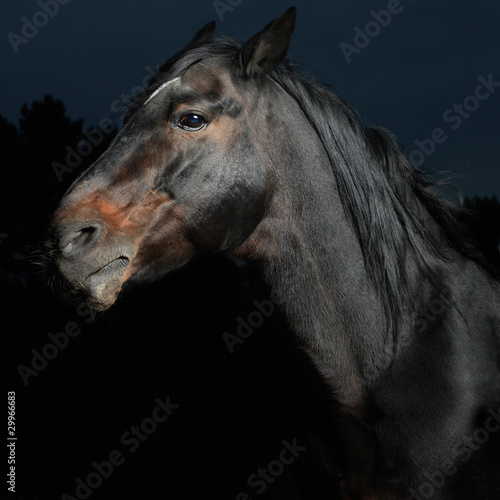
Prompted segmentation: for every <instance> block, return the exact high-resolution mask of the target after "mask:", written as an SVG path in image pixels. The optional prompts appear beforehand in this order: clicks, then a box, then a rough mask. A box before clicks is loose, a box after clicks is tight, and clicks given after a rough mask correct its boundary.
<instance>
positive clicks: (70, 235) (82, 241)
mask: <svg viewBox="0 0 500 500" xmlns="http://www.w3.org/2000/svg"><path fill="white" fill-rule="evenodd" d="M103 234H104V226H103V225H102V224H101V223H100V222H97V221H92V222H82V223H77V224H71V225H69V226H67V227H65V228H64V229H63V231H62V233H61V236H60V238H59V249H60V251H61V253H62V254H63V255H64V256H65V257H68V258H70V257H76V256H81V255H82V254H85V253H87V252H89V251H90V250H91V249H92V248H94V246H95V245H96V244H97V243H98V242H99V241H100V240H101V238H102V235H103Z"/></svg>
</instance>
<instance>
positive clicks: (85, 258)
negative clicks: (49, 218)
mask: <svg viewBox="0 0 500 500" xmlns="http://www.w3.org/2000/svg"><path fill="white" fill-rule="evenodd" d="M51 232H52V235H53V236H52V238H53V240H54V241H53V243H54V244H53V247H55V252H54V254H55V255H54V261H55V265H56V267H57V271H58V272H59V273H60V275H61V276H62V277H63V279H64V281H65V282H66V285H67V288H68V289H69V290H70V291H74V292H78V293H80V294H83V295H84V296H85V298H86V303H87V305H88V306H89V307H92V308H93V309H96V310H98V311H103V310H105V309H107V308H109V307H110V306H111V305H112V304H113V303H114V302H115V301H116V299H117V297H118V294H119V293H120V290H121V287H122V285H123V283H124V282H125V281H126V280H127V278H128V274H129V273H130V262H131V259H132V254H133V245H132V243H131V242H129V241H128V240H127V238H126V237H125V236H120V235H111V234H110V233H109V231H108V230H107V227H106V225H105V224H104V223H103V222H100V221H97V220H93V221H70V222H68V221H61V222H59V223H57V224H54V225H53V227H52V231H51Z"/></svg>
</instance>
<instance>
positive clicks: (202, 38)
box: [182, 21, 215, 52]
mask: <svg viewBox="0 0 500 500" xmlns="http://www.w3.org/2000/svg"><path fill="white" fill-rule="evenodd" d="M214 32H215V21H212V22H211V23H208V24H205V26H203V28H201V30H200V31H198V33H196V35H194V37H193V38H192V40H191V41H190V42H189V43H188V44H187V45H186V46H185V47H184V48H183V49H182V52H186V51H188V50H191V49H194V48H195V47H198V46H199V45H203V44H204V43H205V42H210V41H212V40H213V38H214Z"/></svg>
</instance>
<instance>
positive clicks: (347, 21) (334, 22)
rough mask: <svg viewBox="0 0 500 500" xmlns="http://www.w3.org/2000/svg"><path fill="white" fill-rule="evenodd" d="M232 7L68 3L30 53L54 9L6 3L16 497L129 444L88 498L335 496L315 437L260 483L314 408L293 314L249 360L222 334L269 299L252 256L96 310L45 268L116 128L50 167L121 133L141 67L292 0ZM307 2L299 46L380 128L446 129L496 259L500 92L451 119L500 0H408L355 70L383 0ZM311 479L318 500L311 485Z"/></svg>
mask: <svg viewBox="0 0 500 500" xmlns="http://www.w3.org/2000/svg"><path fill="white" fill-rule="evenodd" d="M222 3H225V5H226V6H230V4H229V3H228V2H221V3H219V4H217V5H218V7H217V8H218V9H223V8H224V7H223V6H222ZM236 4H237V1H235V0H233V5H234V7H231V8H232V9H233V10H226V11H225V12H223V13H221V10H219V11H218V10H217V8H216V6H214V3H213V2H190V3H181V2H178V3H177V2H176V3H173V2H172V3H170V2H168V3H167V2H153V1H141V2H138V1H120V2H118V1H107V2H97V1H87V2H85V3H84V2H79V1H78V0H72V1H69V2H68V3H67V4H66V5H60V6H59V12H58V13H57V14H56V15H55V16H54V17H53V18H50V20H48V22H47V24H46V25H45V26H44V27H41V28H39V32H38V33H37V34H36V35H35V36H34V37H33V38H31V39H30V40H29V42H28V43H27V44H23V45H20V46H19V51H18V53H15V51H14V50H13V47H12V44H11V42H10V41H9V39H8V38H7V35H8V34H9V33H11V32H12V33H17V34H21V29H22V26H23V22H24V21H23V20H22V17H23V16H26V17H27V18H28V19H29V20H32V19H33V16H34V14H35V13H37V12H39V11H41V10H42V9H41V6H40V4H38V3H37V2H13V1H9V2H3V3H2V6H1V7H0V13H1V15H0V33H2V34H3V36H4V38H3V42H2V44H1V46H0V56H1V61H2V69H3V72H2V92H1V93H0V115H1V118H0V158H1V163H0V166H1V168H2V178H1V181H0V183H1V189H2V191H1V197H0V202H1V203H2V206H1V210H0V213H1V216H0V285H1V287H2V296H3V298H2V303H1V308H2V312H3V314H2V320H3V322H2V324H3V328H2V331H3V334H4V338H5V340H6V342H5V344H4V346H5V347H4V353H5V361H4V366H5V368H6V374H7V377H6V382H7V384H6V388H5V390H6V391H7V390H8V391H16V400H17V413H16V418H17V427H16V431H17V436H18V441H17V449H16V452H17V455H16V457H17V463H16V472H17V488H16V489H17V491H18V493H19V494H18V497H19V498H24V499H29V500H31V499H35V498H36V499H40V500H44V499H53V498H61V495H62V494H63V493H67V494H70V495H72V496H74V497H75V498H77V497H76V496H75V488H76V484H77V483H76V480H77V478H80V479H82V480H84V481H85V479H86V478H87V476H88V475H89V473H91V472H94V469H93V467H92V465H91V464H92V462H94V461H96V462H99V463H101V462H102V461H104V460H108V459H109V455H110V453H111V452H113V451H115V450H118V451H120V452H122V453H123V455H124V457H125V463H124V464H123V465H121V466H119V467H116V468H115V470H114V471H113V473H112V474H111V475H110V477H109V478H107V479H104V480H103V483H102V485H101V486H100V487H99V488H96V489H94V490H92V495H91V496H90V497H89V498H92V499H106V500H109V499H115V498H117V499H124V498H125V499H128V498H130V499H156V498H162V499H163V498H172V499H181V498H182V499H184V498H185V499H198V498H200V499H201V498H203V499H226V498H227V499H236V498H237V496H238V493H239V492H242V491H246V492H247V493H248V494H249V496H250V498H273V499H281V498H286V499H287V500H288V499H290V500H293V499H298V498H304V499H306V500H309V498H317V499H320V498H321V493H320V492H321V488H322V486H321V485H322V484H323V483H322V478H321V477H320V476H319V475H318V473H317V472H315V471H317V468H316V467H314V461H313V454H312V450H311V448H309V447H308V448H307V449H306V450H305V451H304V452H302V453H301V454H300V456H299V457H298V459H297V460H296V461H295V462H294V463H293V464H291V465H289V466H287V467H286V468H285V469H284V472H283V473H282V474H281V475H279V476H278V477H277V478H276V480H275V481H274V482H273V484H272V485H269V487H268V488H267V489H266V491H265V492H264V493H262V494H257V489H256V488H252V487H250V486H249V485H248V484H247V479H248V477H249V476H250V475H251V474H252V473H254V472H255V471H256V470H257V468H259V467H267V466H268V464H269V463H271V462H272V461H273V460H275V459H276V458H277V457H279V454H280V452H281V451H282V450H283V444H282V442H283V441H284V440H286V441H288V442H289V443H292V442H293V440H294V439H296V440H297V443H299V444H300V445H303V444H305V443H306V436H305V435H304V428H305V425H304V424H305V423H306V422H307V421H308V420H309V419H311V418H314V415H316V413H317V411H316V410H318V412H319V409H318V408H317V407H316V402H315V401H316V400H315V398H314V395H313V394H312V393H311V391H310V387H309V386H308V385H307V383H306V382H305V380H307V374H305V373H303V372H302V371H301V370H300V369H299V366H300V365H301V358H300V354H299V353H298V352H296V350H295V348H294V346H293V343H292V342H291V341H290V336H289V334H288V331H287V328H286V325H285V323H284V322H283V320H282V318H281V317H280V315H279V312H275V313H273V314H272V315H271V316H270V317H269V318H266V319H265V320H264V321H263V323H262V325H261V326H259V327H256V328H254V329H253V330H254V331H253V333H252V335H251V336H250V337H249V338H248V339H247V340H245V342H244V343H242V344H241V345H236V346H235V349H234V353H231V352H230V350H229V349H228V347H227V345H226V343H225V342H224V339H223V333H224V332H228V333H230V334H236V332H237V328H238V326H239V324H240V320H239V319H238V318H242V319H243V320H248V318H249V316H250V315H251V314H252V313H254V312H255V311H256V306H255V304H254V303H253V301H255V300H257V301H258V302H261V301H262V300H265V299H266V298H267V297H268V290H267V289H266V287H265V286H264V285H263V284H262V283H261V282H260V281H259V280H258V278H257V276H256V274H255V272H254V271H253V270H252V269H251V268H249V267H247V266H244V265H242V264H241V263H237V262H235V261H233V260H231V259H228V258H225V257H222V256H221V257H213V258H211V259H208V260H205V261H199V262H194V263H191V264H190V265H188V266H187V267H186V268H185V269H183V270H180V271H177V272H175V273H172V274H171V275H169V276H168V277H166V278H165V279H163V280H161V281H159V282H157V283H155V284H153V285H150V286H148V287H144V288H140V289H135V290H130V291H128V293H126V294H124V295H123V297H122V298H121V299H120V300H119V302H118V303H117V304H116V305H115V306H114V307H113V308H112V309H111V310H109V311H107V312H105V313H102V314H99V315H97V316H96V317H95V318H93V319H92V321H89V322H87V320H89V315H88V314H86V313H84V311H83V310H82V309H80V308H79V305H78V304H68V303H65V302H62V301H61V300H60V299H59V297H58V296H57V295H56V294H55V293H53V292H51V291H50V288H49V287H48V286H47V283H46V279H45V278H44V276H43V275H42V274H40V273H39V266H37V265H36V264H35V263H33V262H32V261H33V260H35V261H36V260H39V258H36V257H34V256H33V252H36V250H37V248H38V246H39V244H40V241H42V240H43V238H44V234H45V228H46V227H47V224H48V221H49V220H50V214H51V213H52V211H53V210H54V208H55V207H56V206H57V203H58V201H59V199H60V198H61V196H62V195H63V193H64V191H65V189H66V188H67V186H68V185H69V184H70V183H71V181H72V180H73V179H74V178H75V177H76V176H77V174H78V172H80V171H81V170H82V169H84V168H85V166H86V165H89V164H90V163H91V162H92V161H93V160H94V159H95V158H97V157H98V156H99V154H100V153H101V152H102V151H103V150H104V149H105V147H106V144H107V143H108V142H109V141H110V140H111V138H112V136H113V134H112V133H111V134H106V135H104V136H103V140H102V142H100V144H99V145H98V146H95V147H93V148H92V151H91V153H90V154H89V155H88V156H87V157H85V158H84V159H83V160H82V161H81V162H80V163H79V164H78V166H77V167H75V168H74V169H73V170H72V171H71V172H68V173H65V174H64V175H63V176H62V179H60V178H58V177H57V176H56V175H55V173H54V170H53V166H52V165H53V163H54V162H55V161H58V162H61V163H64V162H65V158H66V155H67V150H66V148H67V147H68V146H69V147H72V148H76V147H77V144H78V143H79V141H81V140H82V139H84V135H82V130H83V129H85V130H87V131H88V130H91V129H93V128H94V127H97V125H98V124H99V122H100V121H101V120H102V119H103V118H105V117H111V118H112V119H113V120H114V123H115V124H116V125H117V127H119V126H120V124H121V120H120V112H118V113H116V112H115V113H114V112H113V111H116V109H112V104H113V103H114V102H116V101H118V103H119V104H120V105H123V103H124V102H126V101H127V99H128V96H130V94H131V91H132V89H133V88H134V87H135V86H138V85H141V83H142V81H143V79H144V77H145V75H146V74H147V70H146V67H147V66H151V67H155V66H156V65H157V64H159V63H161V62H162V61H163V60H165V59H166V58H167V57H168V56H169V55H171V54H172V53H173V52H174V51H176V50H178V49H180V48H181V47H182V46H183V45H184V44H185V43H186V42H187V41H188V40H189V38H190V37H191V36H192V34H193V33H194V32H195V31H196V30H197V29H199V28H200V27H201V26H202V25H203V24H204V23H206V22H208V21H210V20H214V19H215V20H216V21H217V23H218V30H219V31H220V32H223V33H226V34H232V35H235V36H237V37H238V38H243V39H245V38H247V37H249V36H251V35H252V34H253V33H254V32H255V31H257V30H259V29H260V28H261V27H262V26H263V25H265V24H266V23H267V22H268V21H269V20H270V19H272V18H273V17H276V16H277V15H279V14H281V13H282V12H283V11H284V10H286V8H288V7H289V3H285V2H281V1H280V2H278V1H276V2H273V3H272V4H269V3H266V2H260V1H250V0H243V1H242V2H241V3H239V4H238V5H236ZM295 4H296V6H297V9H298V23H297V30H296V34H295V37H294V40H293V43H292V46H291V56H292V58H293V59H294V60H295V61H297V62H299V63H302V64H303V65H304V66H305V68H306V69H307V70H308V71H310V72H312V73H313V74H316V75H318V76H319V77H320V78H321V79H322V80H324V81H327V82H328V83H330V84H332V86H333V87H334V88H335V89H336V90H337V91H338V93H339V94H341V95H342V96H344V97H345V98H346V99H347V100H348V101H350V102H351V103H352V104H353V105H354V107H355V108H356V109H358V111H359V112H360V114H361V116H362V118H363V120H364V121H365V122H366V123H367V124H377V125H383V126H386V127H388V128H390V129H392V130H393V131H394V132H395V133H396V135H397V136H398V138H399V140H400V142H401V143H402V145H403V147H404V148H405V150H406V151H407V152H408V153H411V151H412V150H414V149H415V143H414V141H415V140H416V139H420V140H422V139H424V138H426V137H429V136H430V135H431V132H432V130H433V129H435V128H436V127H441V128H443V129H445V130H446V132H448V136H449V137H448V139H447V140H446V141H445V142H444V143H443V144H439V145H437V146H436V150H435V152H434V153H433V154H431V155H429V157H428V158H427V160H426V163H425V167H426V168H429V169H430V170H450V171H452V172H453V173H455V174H458V177H457V178H456V179H455V181H454V183H455V184H456V185H458V187H459V188H460V189H461V191H462V192H463V193H464V194H465V195H466V196H468V198H469V203H468V204H469V205H470V206H471V207H473V209H474V212H473V214H472V215H470V216H468V217H466V218H465V221H466V222H467V223H468V224H469V225H470V226H471V228H472V230H473V232H474V233H475V234H476V237H477V239H478V242H479V244H480V245H481V247H482V248H483V250H484V252H485V253H486V254H487V255H488V258H489V260H490V261H491V262H492V263H493V264H496V265H498V262H499V256H498V245H499V242H500V238H499V234H500V224H499V220H500V207H499V204H498V201H497V200H496V198H494V197H495V196H496V195H498V189H499V182H498V181H499V176H500V174H499V169H498V159H497V158H498V133H499V126H498V117H499V116H500V113H499V112H500V96H499V94H500V91H496V92H494V93H492V95H491V96H490V97H489V98H488V99H487V100H485V101H482V102H481V103H480V106H479V108H478V109H477V110H476V111H474V112H473V113H471V116H470V117H469V118H467V119H464V120H463V123H462V125H461V126H460V127H459V128H457V130H451V128H450V126H449V124H447V123H446V122H444V121H443V112H444V111H445V110H447V109H448V108H450V107H452V106H453V105H454V103H463V101H464V99H466V98H467V97H468V96H469V95H472V94H473V93H474V89H475V88H476V86H477V84H478V82H477V78H478V77H479V76H483V77H484V78H488V75H489V74H492V79H493V80H494V81H500V61H499V59H498V48H499V42H500V32H499V31H498V21H499V14H500V3H499V2H498V1H495V0H488V1H486V0H480V1H475V2H472V1H469V2H467V1H455V2H451V1H443V2H439V3H436V4H431V3H430V2H416V1H413V2H410V0H407V1H402V2H401V6H403V10H402V12H401V13H400V14H397V15H395V16H393V18H392V20H391V22H390V23H389V24H388V25H387V27H385V28H382V29H381V31H380V34H379V35H378V36H376V37H374V38H373V39H372V40H371V42H370V44H369V45H368V46H367V47H366V48H364V49H362V51H361V53H360V54H353V56H352V61H351V62H350V63H348V62H347V61H346V59H345V57H344V56H343V54H342V52H341V50H340V48H339V44H340V43H341V42H347V43H350V44H352V43H353V38H354V34H355V32H354V28H355V27H356V26H359V27H360V28H361V29H364V27H365V25H366V23H367V22H369V21H371V20H373V16H372V14H370V11H371V10H375V11H377V12H379V11H380V10H383V9H386V8H387V5H388V2H365V1H357V2H347V1H340V2H332V3H331V4H330V5H327V4H326V3H323V2H321V3H320V2H317V3H315V2H307V3H306V2H295ZM219 13H221V15H222V17H223V19H221V17H220V16H219ZM499 90H500V89H499ZM47 94H50V95H52V96H53V97H50V96H47ZM115 107H116V106H115ZM477 197H478V198H477ZM69 322H76V323H77V325H78V327H79V328H81V333H80V334H79V335H78V336H76V337H74V338H71V339H69V340H68V345H67V346H66V347H65V348H64V349H60V350H59V352H58V353H57V355H55V357H54V359H51V360H49V361H48V362H47V366H45V367H43V368H40V369H39V373H38V375H36V376H34V375H32V376H28V378H27V384H25V383H24V382H23V380H22V377H21V376H20V374H19V369H20V365H24V366H26V367H31V363H32V362H33V356H34V355H35V353H34V352H33V349H34V350H35V351H36V352H42V351H43V349H44V347H45V346H46V345H47V344H49V343H53V342H52V341H51V340H50V338H49V337H48V335H49V333H52V334H54V335H55V334H57V333H58V332H61V331H64V329H65V327H67V325H68V323H69ZM167 396H169V397H170V400H171V402H172V403H175V404H178V405H179V408H178V409H177V410H175V411H174V412H173V414H172V415H171V416H170V417H169V419H168V420H167V421H166V422H165V423H163V424H160V426H159V427H158V430H156V432H154V433H152V434H151V436H150V437H148V439H147V440H145V441H144V442H143V443H141V445H140V447H139V448H138V449H137V450H136V451H134V452H133V453H130V452H129V449H128V448H127V446H125V445H124V444H123V443H122V441H121V436H122V435H123V433H125V432H127V431H129V430H130V428H131V426H137V425H140V424H141V422H143V421H144V419H146V418H148V417H151V415H152V412H153V409H154V408H155V406H156V403H155V399H156V398H160V399H161V400H164V399H165V398H166V397H167ZM311 416H313V417H311ZM4 477H5V476H4ZM303 483H304V484H306V489H307V491H309V495H310V496H304V494H302V495H301V494H300V493H299V492H300V491H301V490H302V491H303ZM316 484H317V485H318V486H317V489H318V491H317V492H316V493H313V492H312V490H311V488H314V487H315V486H314V485H316ZM1 491H2V494H3V493H4V491H5V492H6V489H4V486H2V490H1ZM6 494H8V492H6ZM7 498H8V497H7ZM243 498H244V497H243ZM328 498H331V497H328Z"/></svg>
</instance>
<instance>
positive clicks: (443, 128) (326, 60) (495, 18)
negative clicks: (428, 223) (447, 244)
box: [0, 0, 500, 196]
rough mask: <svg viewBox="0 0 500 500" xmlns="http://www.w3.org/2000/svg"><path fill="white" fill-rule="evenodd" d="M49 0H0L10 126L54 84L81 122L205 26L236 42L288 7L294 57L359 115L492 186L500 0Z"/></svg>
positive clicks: (473, 188) (499, 105) (408, 147)
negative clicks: (293, 19) (293, 22)
mask: <svg viewBox="0 0 500 500" xmlns="http://www.w3.org/2000/svg"><path fill="white" fill-rule="evenodd" d="M54 2H55V0H47V1H46V2H44V1H43V0H41V1H40V2H35V1H31V2H27V1H23V2H19V1H13V0H8V1H7V0H4V1H3V2H2V3H1V6H0V33H1V34H2V37H3V41H2V43H1V45H0V60H1V62H2V69H3V71H2V92H1V94H0V114H1V115H3V116H5V117H6V118H7V119H9V120H10V121H11V122H14V123H16V124H17V122H18V119H19V111H20V108H21V106H22V105H23V103H25V102H26V103H28V104H31V103H32V102H33V101H34V100H41V99H42V98H43V96H44V95H45V94H52V95H53V96H54V97H56V98H58V99H61V100H62V101H63V102H64V103H65V105H66V108H67V112H68V114H69V116H70V117H71V118H72V119H77V118H83V119H84V120H85V126H86V127H87V128H91V127H93V126H95V125H97V124H98V123H99V121H100V120H101V119H102V118H104V117H106V116H109V115H110V114H111V112H112V110H111V108H112V105H113V103H114V102H116V100H117V99H118V100H119V101H120V100H121V99H122V98H123V97H122V96H125V97H127V96H128V95H130V92H131V90H132V89H133V88H134V87H136V86H138V85H141V83H142V81H143V80H144V78H145V76H146V75H147V74H148V70H147V67H150V68H151V67H155V66H157V65H158V64H160V63H161V62H163V61H164V60H165V59H167V58H168V56H170V55H171V54H172V53H173V52H175V51H176V50H178V49H180V48H182V46H183V45H184V44H185V43H186V42H187V41H189V39H190V37H191V36H192V35H193V34H194V33H195V32H196V31H197V30H198V29H199V28H200V27H202V26H203V25H204V24H205V23H207V22H209V21H212V20H215V21H217V30H218V32H220V33H224V34H228V35H232V36H235V37H237V38H239V39H247V38H248V37H250V36H251V35H252V34H254V33H255V32H256V31H259V30H260V29H261V28H262V27H263V26H264V25H265V24H266V23H267V22H268V21H270V20H271V19H273V18H275V17H277V16H278V15H280V14H281V13H282V12H284V11H285V10H286V9H287V8H288V7H290V5H292V4H295V5H296V7H297V15H298V19H297V26H296V31H295V35H294V39H293V42H292V45H291V48H290V53H289V55H290V56H291V58H292V59H293V60H294V61H295V62H297V63H299V64H301V65H302V66H303V67H304V69H305V70H307V71H308V72H309V73H312V74H313V75H316V76H317V77H318V78H319V79H320V80H322V81H324V82H326V83H328V84H330V85H331V86H332V88H333V89H335V91H336V92H337V93H338V94H340V95H341V96H342V97H344V98H345V99H346V100H347V101H348V102H350V103H351V105H352V106H353V107H354V108H355V109H357V111H358V112H359V114H360V116H361V117H362V120H363V122H364V123H366V124H369V125H380V126H384V127H386V128H389V129H391V130H392V131H393V132H394V133H395V134H396V136H397V138H398V140H399V141H400V143H401V144H402V145H403V147H404V148H405V151H406V153H407V154H408V155H410V157H411V159H412V160H413V161H414V162H417V163H419V162H420V161H422V160H423V159H425V167H426V168H428V169H430V170H448V171H451V172H453V173H455V174H457V176H458V177H457V178H456V179H455V180H454V184H456V185H457V186H458V187H459V188H460V189H461V190H462V192H463V193H464V194H465V195H469V196H473V195H479V196H492V195H498V194H499V192H500V168H499V166H500V160H499V158H498V155H499V150H500V147H499V140H498V139H499V132H500V57H499V55H498V53H499V49H500V30H499V26H500V1H498V0H475V1H472V0H453V1H452V0H441V1H439V2H436V1H434V2H431V1H429V0H427V1H424V0H413V1H412V0H401V1H398V0H389V1H388V0H383V1H375V2H368V1H359V0H358V1H352V0H351V1H347V0H338V1H331V2H318V1H316V2H315V1H310V0H309V1H304V0H298V1H295V2H293V3H292V2H291V0H286V1H285V0H273V1H272V2H269V1H263V0H216V1H215V2H213V1H210V0H206V1H201V0H194V1H190V2H171V1H170V2H169V1H153V0H141V1H138V0H106V1H102V0H100V1H98V0H86V1H85V2H83V1H81V0H64V5H62V3H63V0H60V2H61V3H58V4H57V5H58V7H54ZM44 3H46V9H47V10H48V11H50V14H51V15H47V14H43V9H42V5H43V4H44ZM231 4H232V6H231ZM55 10H58V12H57V13H55V12H54V11H55ZM391 12H392V13H391ZM51 16H52V17H51ZM23 18H26V19H23ZM26 20H27V21H28V22H35V24H38V25H39V27H38V28H36V27H35V29H36V30H38V31H37V32H36V33H34V32H33V26H28V25H27V24H26ZM23 30H24V34H23ZM30 30H31V31H30ZM355 36H356V39H355ZM20 37H23V38H20ZM342 47H343V49H342ZM348 59H349V61H348ZM432 136H434V140H431V139H429V138H431V137H432ZM415 141H420V142H419V143H418V144H420V147H418V144H417V143H416V142H415ZM419 151H420V152H419ZM47 175H53V174H52V172H47Z"/></svg>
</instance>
